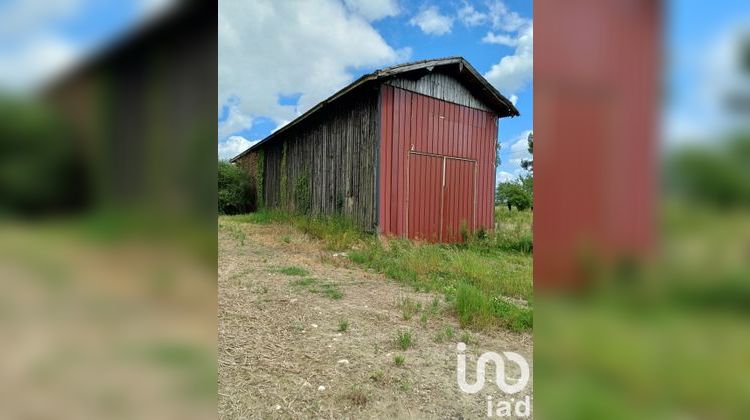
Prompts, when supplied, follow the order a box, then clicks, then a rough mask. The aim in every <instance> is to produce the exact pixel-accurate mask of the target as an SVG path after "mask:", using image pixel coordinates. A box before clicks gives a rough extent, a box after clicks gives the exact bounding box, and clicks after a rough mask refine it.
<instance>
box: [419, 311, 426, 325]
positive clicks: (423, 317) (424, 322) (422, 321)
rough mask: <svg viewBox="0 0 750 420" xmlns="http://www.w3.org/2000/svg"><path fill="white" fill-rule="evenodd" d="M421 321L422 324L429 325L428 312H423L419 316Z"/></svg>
mask: <svg viewBox="0 0 750 420" xmlns="http://www.w3.org/2000/svg"><path fill="white" fill-rule="evenodd" d="M419 323H420V324H422V327H423V328H424V327H427V312H422V315H421V316H420V317H419Z"/></svg>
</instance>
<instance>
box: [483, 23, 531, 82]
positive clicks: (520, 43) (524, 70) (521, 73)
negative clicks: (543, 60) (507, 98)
mask: <svg viewBox="0 0 750 420" xmlns="http://www.w3.org/2000/svg"><path fill="white" fill-rule="evenodd" d="M533 70H534V27H533V25H532V24H529V25H528V26H526V27H525V28H524V29H523V30H522V31H521V32H520V33H519V35H518V38H516V49H515V51H514V53H513V54H512V55H506V56H505V57H503V58H502V59H500V62H498V63H497V64H495V65H493V66H492V68H491V69H490V70H489V71H488V72H487V73H485V74H484V77H485V78H486V79H487V80H488V81H489V82H490V83H492V85H493V86H495V87H496V88H497V89H498V90H499V91H500V92H501V93H503V94H505V95H515V94H517V93H518V92H519V91H520V90H522V89H523V88H524V87H526V85H527V84H528V83H529V82H530V81H531V80H532V77H533Z"/></svg>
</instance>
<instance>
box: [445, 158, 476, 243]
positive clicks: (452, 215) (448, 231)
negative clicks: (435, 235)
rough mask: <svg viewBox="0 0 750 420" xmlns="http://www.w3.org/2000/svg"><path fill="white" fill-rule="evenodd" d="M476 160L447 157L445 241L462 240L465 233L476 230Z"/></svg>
mask: <svg viewBox="0 0 750 420" xmlns="http://www.w3.org/2000/svg"><path fill="white" fill-rule="evenodd" d="M475 169H476V162H472V161H470V160H463V159H451V158H446V159H445V183H444V187H443V222H442V228H443V236H442V241H443V242H462V241H463V234H464V233H470V232H473V231H474V214H475V213H474V211H475V208H476V202H475V200H474V170H475Z"/></svg>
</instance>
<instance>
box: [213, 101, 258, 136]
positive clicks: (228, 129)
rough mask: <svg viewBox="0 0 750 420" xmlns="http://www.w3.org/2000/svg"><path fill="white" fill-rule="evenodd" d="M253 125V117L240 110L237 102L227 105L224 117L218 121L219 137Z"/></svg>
mask: <svg viewBox="0 0 750 420" xmlns="http://www.w3.org/2000/svg"><path fill="white" fill-rule="evenodd" d="M252 125H253V119H252V118H251V117H250V116H249V115H247V114H246V113H244V112H242V110H240V107H239V105H238V104H236V103H233V104H230V105H229V112H228V113H227V117H226V119H224V120H223V121H221V122H220V123H219V139H224V138H226V137H227V136H229V135H230V134H234V133H236V132H238V131H242V130H246V129H248V128H250V127H252Z"/></svg>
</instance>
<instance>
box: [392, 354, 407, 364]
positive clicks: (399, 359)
mask: <svg viewBox="0 0 750 420" xmlns="http://www.w3.org/2000/svg"><path fill="white" fill-rule="evenodd" d="M405 361H406V357H404V355H403V354H397V355H396V356H395V357H394V358H393V363H395V364H396V366H403V365H404V362H405Z"/></svg>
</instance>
